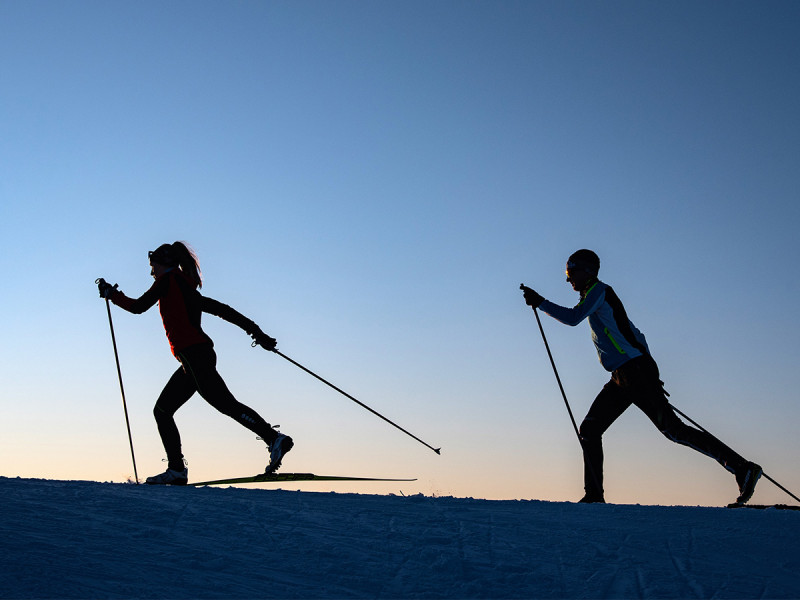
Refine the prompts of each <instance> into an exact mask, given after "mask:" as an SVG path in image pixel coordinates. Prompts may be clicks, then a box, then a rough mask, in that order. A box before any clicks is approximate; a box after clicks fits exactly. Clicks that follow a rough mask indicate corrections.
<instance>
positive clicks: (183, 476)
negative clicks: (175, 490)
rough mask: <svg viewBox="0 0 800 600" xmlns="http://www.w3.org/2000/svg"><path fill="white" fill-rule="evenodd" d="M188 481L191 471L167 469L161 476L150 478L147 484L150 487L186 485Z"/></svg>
mask: <svg viewBox="0 0 800 600" xmlns="http://www.w3.org/2000/svg"><path fill="white" fill-rule="evenodd" d="M188 481H189V469H183V470H182V471H175V470H174V469H167V470H166V471H164V472H163V473H161V474H160V475H153V476H152V477H148V478H147V480H146V481H145V483H149V484H150V485H186V484H187V482H188Z"/></svg>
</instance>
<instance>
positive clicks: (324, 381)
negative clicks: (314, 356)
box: [252, 342, 442, 454]
mask: <svg viewBox="0 0 800 600" xmlns="http://www.w3.org/2000/svg"><path fill="white" fill-rule="evenodd" d="M252 345H253V346H256V345H257V342H253V344H252ZM272 352H274V353H275V354H277V355H278V356H280V357H282V358H285V359H286V360H288V361H289V362H290V363H292V364H293V365H294V366H296V367H299V368H301V369H303V371H305V372H306V373H308V374H309V375H311V376H313V377H316V378H317V379H319V380H320V381H321V382H322V383H324V384H325V385H328V386H330V387H332V388H333V389H335V390H336V391H337V392H339V393H340V394H342V395H343V396H345V397H346V398H349V399H350V400H352V401H353V402H355V403H356V404H358V405H359V406H361V407H363V408H366V409H367V410H368V411H369V412H371V413H372V414H374V415H377V416H378V417H380V418H381V419H383V420H384V421H386V422H387V423H389V424H390V425H393V426H394V427H397V429H399V430H400V431H402V432H403V433H405V434H406V435H408V436H410V437H412V438H414V439H415V440H417V441H418V442H419V443H420V444H422V445H423V446H427V447H428V448H430V449H431V450H433V451H434V452H436V454H441V450H442V449H441V448H434V447H433V446H431V445H430V444H428V443H426V442H423V441H422V440H421V439H419V438H418V437H417V436H415V435H414V434H413V433H411V432H409V431H406V430H405V429H403V428H402V427H400V425H398V424H397V423H395V422H394V421H390V420H389V419H387V418H386V417H384V416H383V415H382V414H381V413H379V412H378V411H376V410H373V409H372V408H370V407H369V406H367V405H366V404H364V403H363V402H361V401H360V400H356V399H355V398H353V396H351V395H350V394H348V393H347V392H345V391H344V390H342V389H340V388H338V387H336V386H335V385H333V384H332V383H331V382H330V381H327V380H326V379H323V378H322V377H320V376H319V375H317V374H316V373H314V372H313V371H311V370H310V369H308V368H306V367H304V366H303V365H301V364H300V363H299V362H297V361H295V360H292V359H291V358H289V357H288V356H286V355H285V354H283V353H282V352H280V351H279V350H278V349H277V348H273V349H272Z"/></svg>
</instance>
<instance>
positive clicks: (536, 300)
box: [519, 283, 544, 308]
mask: <svg viewBox="0 0 800 600" xmlns="http://www.w3.org/2000/svg"><path fill="white" fill-rule="evenodd" d="M519 289H521V290H522V295H523V296H524V297H525V304H527V305H528V306H530V307H531V308H537V307H538V306H539V305H540V304H541V303H542V302H544V298H543V297H542V296H540V295H539V294H537V293H536V292H535V291H533V290H532V289H531V288H529V287H527V286H525V285H524V284H522V283H520V284H519Z"/></svg>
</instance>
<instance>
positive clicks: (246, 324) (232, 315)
mask: <svg viewBox="0 0 800 600" xmlns="http://www.w3.org/2000/svg"><path fill="white" fill-rule="evenodd" d="M198 295H200V294H198ZM200 298H201V304H200V308H201V309H202V311H203V312H206V313H209V314H211V315H214V316H217V317H219V318H220V319H223V320H225V321H227V322H228V323H233V324H234V325H236V326H237V327H240V328H241V329H243V330H244V331H245V332H247V334H248V335H250V336H251V337H252V338H253V339H254V340H255V342H256V343H257V344H259V345H261V346H263V347H264V348H266V349H267V350H274V349H275V345H276V344H277V341H276V340H275V339H274V338H271V337H269V336H268V335H267V334H266V333H264V332H263V331H261V328H260V327H259V326H258V325H256V324H255V323H254V322H253V321H251V320H250V319H248V318H247V317H245V316H244V315H243V314H242V313H240V312H239V311H238V310H235V309H233V308H231V307H230V306H228V305H227V304H223V303H222V302H219V301H217V300H214V299H213V298H208V297H206V296H203V295H200Z"/></svg>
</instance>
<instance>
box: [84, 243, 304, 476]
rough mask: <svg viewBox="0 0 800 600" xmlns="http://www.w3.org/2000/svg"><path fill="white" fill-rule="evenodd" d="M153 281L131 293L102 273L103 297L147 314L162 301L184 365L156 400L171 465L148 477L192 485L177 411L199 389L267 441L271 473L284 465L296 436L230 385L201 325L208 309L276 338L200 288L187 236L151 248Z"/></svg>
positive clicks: (257, 334) (260, 338)
mask: <svg viewBox="0 0 800 600" xmlns="http://www.w3.org/2000/svg"><path fill="white" fill-rule="evenodd" d="M148 257H149V259H150V267H151V270H150V275H152V276H153V278H154V279H155V283H153V285H152V287H151V288H150V289H149V290H147V291H146V292H145V293H144V294H143V295H142V296H141V297H140V298H138V299H136V300H134V299H133V298H129V297H128V296H126V295H125V294H123V293H122V292H120V291H119V290H117V289H116V287H117V286H116V285H114V286H112V285H110V284H108V283H106V282H105V281H104V280H102V279H100V280H99V282H98V289H99V291H100V297H101V298H108V299H109V300H110V301H111V302H113V303H114V304H116V305H117V306H119V307H120V308H123V309H125V310H127V311H128V312H131V313H134V314H141V313H143V312H145V311H146V310H148V309H149V308H150V307H152V306H153V305H154V304H155V303H156V302H158V308H159V311H160V313H161V319H162V321H163V323H164V329H165V330H166V333H167V339H168V340H169V345H170V348H171V350H172V354H173V355H174V356H175V358H177V359H178V361H179V362H180V363H181V366H180V367H179V368H178V370H177V371H175V373H174V374H173V375H172V377H171V378H170V380H169V381H168V382H167V385H166V386H165V387H164V390H163V391H162V392H161V395H160V396H159V397H158V400H157V401H156V404H155V407H154V409H153V414H154V416H155V419H156V424H157V425H158V432H159V434H160V435H161V441H162V443H163V444H164V450H166V453H167V461H168V464H167V470H166V471H165V472H164V473H161V474H159V475H155V476H153V477H148V478H147V483H149V484H170V485H186V484H187V482H188V479H189V470H188V468H187V467H186V462H185V460H184V457H183V453H182V451H181V439H180V434H179V432H178V428H177V426H176V425H175V420H174V418H173V416H174V414H175V412H176V411H177V410H178V409H179V408H180V407H181V406H183V405H184V404H185V403H186V402H187V401H188V400H189V398H191V397H192V395H194V393H195V392H198V393H199V394H200V395H201V396H202V397H203V398H204V399H205V400H206V402H208V403H209V404H210V405H211V406H213V407H214V408H216V409H217V410H218V411H220V412H221V413H223V414H225V415H228V416H229V417H231V418H232V419H234V420H236V421H238V422H239V423H241V424H242V425H244V426H245V427H247V429H249V430H250V431H252V432H254V433H255V434H256V435H258V436H259V437H260V439H263V440H264V441H265V442H266V443H267V448H268V450H269V454H270V459H269V464H268V465H267V468H266V473H273V472H275V471H277V470H278V468H279V467H280V465H281V460H282V459H283V457H284V455H285V454H286V453H287V452H289V450H291V449H292V446H293V445H294V442H293V440H292V438H291V437H289V436H287V435H285V434H282V433H280V432H278V431H277V430H276V429H274V428H273V427H272V426H271V425H270V424H269V423H267V422H266V421H265V420H264V419H262V418H261V416H259V414H258V413H257V412H256V411H254V410H253V409H252V408H250V407H248V406H245V405H244V404H242V403H241V402H239V401H238V400H236V398H234V396H233V394H232V393H231V392H230V391H229V390H228V387H227V386H226V385H225V382H224V381H223V379H222V377H221V376H220V374H219V373H218V372H217V367H216V365H217V355H216V353H215V352H214V343H213V342H212V341H211V338H210V337H209V336H208V335H206V333H205V332H204V331H203V330H202V328H201V327H200V317H201V316H202V313H204V312H207V313H210V314H212V315H216V316H218V317H220V318H222V319H224V320H226V321H228V322H230V323H233V324H234V325H237V326H239V327H241V328H242V329H243V330H244V331H246V332H247V333H248V334H249V335H250V336H252V338H253V339H254V340H255V341H256V342H257V343H258V344H260V345H261V346H263V347H264V348H266V349H267V350H274V349H275V346H276V340H275V339H273V338H271V337H269V336H268V335H267V334H265V333H264V332H263V331H261V329H260V328H259V327H258V325H256V324H255V323H254V322H253V321H251V320H250V319H248V318H247V317H245V316H244V315H242V314H241V313H239V312H237V311H236V310H234V309H233V308H231V307H230V306H227V305H226V304H222V303H221V302H217V301H216V300H213V299H211V298H208V297H206V296H203V295H201V294H200V292H199V291H197V290H198V288H200V287H202V285H203V284H202V279H201V276H200V266H199V264H198V262H197V257H196V256H195V254H194V252H192V251H191V250H190V249H189V248H188V247H187V246H186V245H185V244H184V243H183V242H175V243H174V244H163V245H161V246H159V247H158V248H157V249H156V250H153V251H152V252H148Z"/></svg>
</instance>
